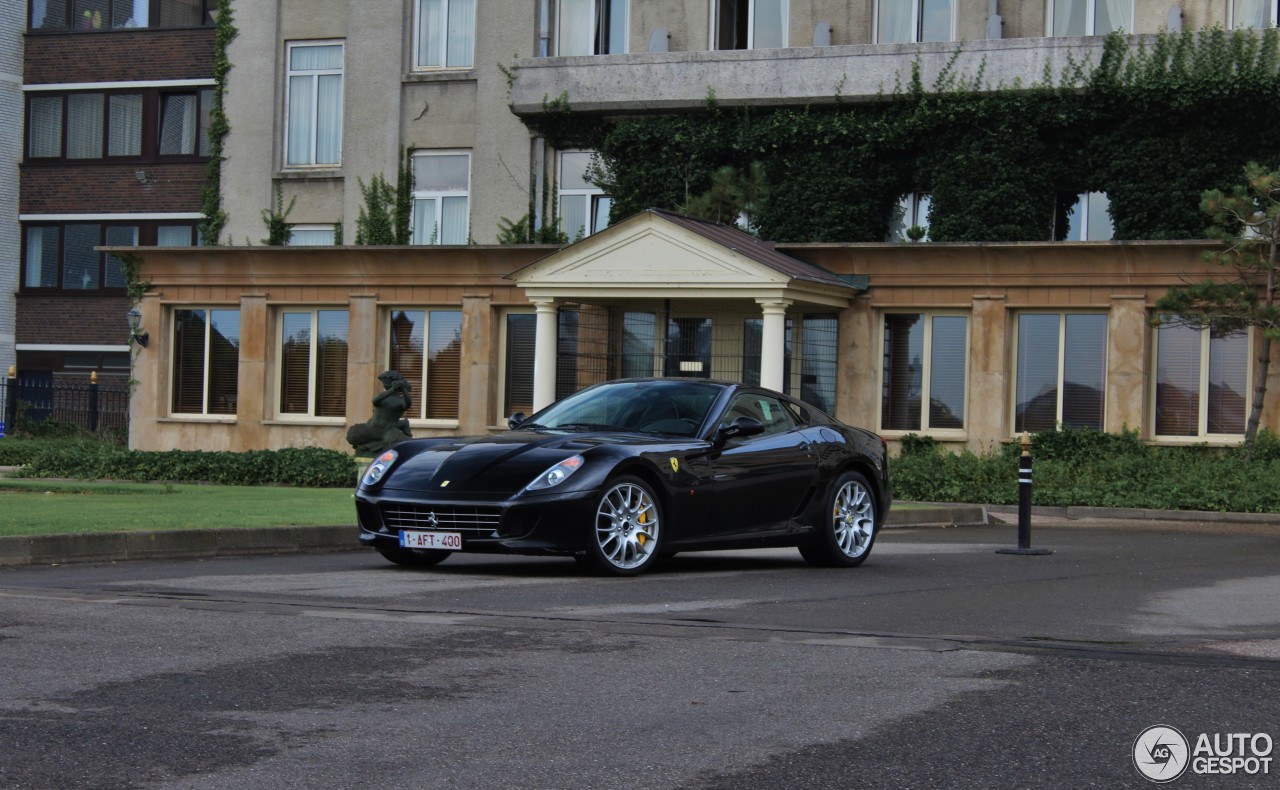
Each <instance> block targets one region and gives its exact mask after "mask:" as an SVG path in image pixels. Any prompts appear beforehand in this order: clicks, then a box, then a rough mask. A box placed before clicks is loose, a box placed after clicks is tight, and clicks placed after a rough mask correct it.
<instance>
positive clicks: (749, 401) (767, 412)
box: [720, 392, 795, 436]
mask: <svg viewBox="0 0 1280 790" xmlns="http://www.w3.org/2000/svg"><path fill="white" fill-rule="evenodd" d="M739 417H750V418H752V419H756V420H759V421H760V423H761V424H762V425H763V426H764V432H763V433H762V434H761V435H763V436H771V435H773V434H775V433H786V432H787V431H789V430H791V429H792V428H793V427H795V426H794V423H793V422H792V417H793V415H792V412H791V410H790V409H788V408H785V407H783V405H782V401H780V400H778V399H777V398H774V397H770V396H768V395H761V394H759V393H754V392H744V393H742V394H740V395H737V396H735V397H734V399H733V402H732V403H730V404H729V408H727V409H725V412H724V418H723V419H721V420H720V427H721V428H725V427H728V426H729V424H730V423H732V422H733V421H734V420H736V419H738V418H739Z"/></svg>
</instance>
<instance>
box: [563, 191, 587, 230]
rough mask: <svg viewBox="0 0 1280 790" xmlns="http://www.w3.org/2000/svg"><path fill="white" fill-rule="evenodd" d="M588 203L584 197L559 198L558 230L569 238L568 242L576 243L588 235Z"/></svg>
mask: <svg viewBox="0 0 1280 790" xmlns="http://www.w3.org/2000/svg"><path fill="white" fill-rule="evenodd" d="M588 202H589V198H588V197H587V196H586V195H561V196H560V228H561V229H562V230H563V231H564V232H565V235H566V236H568V237H569V241H576V240H577V239H579V238H582V237H583V236H587V235H589V234H590V231H589V230H588V228H587V203H588Z"/></svg>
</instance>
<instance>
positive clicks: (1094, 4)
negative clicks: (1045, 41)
mask: <svg viewBox="0 0 1280 790" xmlns="http://www.w3.org/2000/svg"><path fill="white" fill-rule="evenodd" d="M1106 1H1107V0H1083V2H1084V3H1085V11H1084V30H1085V32H1084V35H1086V36H1104V35H1106V33H1099V32H1097V26H1098V21H1097V11H1098V3H1099V2H1104V3H1105V2H1106ZM1128 1H1129V24H1130V26H1132V25H1133V24H1134V16H1135V15H1136V14H1137V3H1136V0H1128ZM1055 2H1056V0H1048V5H1047V8H1046V10H1045V15H1044V34H1045V36H1046V37H1050V38H1052V37H1055V36H1068V35H1070V34H1067V33H1057V32H1055V31H1054V29H1053V21H1054V16H1055V10H1054V3H1055ZM1125 32H1126V33H1130V34H1131V33H1133V32H1134V31H1132V30H1128V29H1126V30H1125Z"/></svg>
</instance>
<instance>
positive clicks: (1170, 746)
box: [1133, 724, 1274, 784]
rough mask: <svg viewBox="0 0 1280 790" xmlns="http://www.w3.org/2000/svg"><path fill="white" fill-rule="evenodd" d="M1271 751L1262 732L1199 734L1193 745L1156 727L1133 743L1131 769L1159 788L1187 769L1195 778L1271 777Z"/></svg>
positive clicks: (1270, 743)
mask: <svg viewBox="0 0 1280 790" xmlns="http://www.w3.org/2000/svg"><path fill="white" fill-rule="evenodd" d="M1273 749H1274V743H1273V741H1272V738H1271V736H1270V735H1268V734H1267V733H1265V732H1257V733H1251V732H1227V733H1222V732H1219V733H1213V734H1210V733H1204V732H1202V733H1200V734H1199V735H1198V736H1196V739H1195V742H1194V743H1193V742H1191V741H1189V740H1187V738H1186V737H1185V736H1183V734H1182V733H1181V732H1179V731H1178V730H1177V729H1176V728H1174V727H1170V726H1168V725H1164V724H1157V725H1156V726H1154V727H1148V728H1146V729H1145V730H1143V731H1142V734H1141V735H1139V736H1138V739H1137V740H1136V741H1134V742H1133V765H1134V767H1135V768H1137V769H1138V773H1140V774H1142V775H1143V776H1144V777H1146V778H1147V779H1150V780H1151V781H1153V782H1156V783H1158V784H1163V783H1165V782H1172V781H1173V780H1174V779H1177V778H1178V777H1179V776H1182V775H1183V774H1184V773H1186V771H1187V769H1190V770H1191V773H1193V774H1195V775H1197V776H1230V775H1233V774H1246V775H1249V776H1258V775H1265V774H1270V773H1271V760H1272V757H1271V753H1272V751H1273Z"/></svg>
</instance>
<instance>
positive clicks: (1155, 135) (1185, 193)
mask: <svg viewBox="0 0 1280 790" xmlns="http://www.w3.org/2000/svg"><path fill="white" fill-rule="evenodd" d="M953 63H954V60H953ZM982 80H983V77H982V75H979V76H977V77H973V78H963V77H959V76H957V75H956V74H955V73H954V72H953V71H952V70H951V69H950V68H948V69H945V70H944V72H943V74H942V76H941V77H939V78H938V80H937V81H936V82H935V83H934V84H933V85H931V86H928V87H926V86H925V85H923V84H922V82H921V79H920V75H919V71H918V69H916V70H913V74H912V75H911V78H910V80H909V81H908V82H907V83H906V84H905V85H903V86H900V87H898V88H896V89H895V90H894V91H893V92H891V93H888V94H885V95H884V96H883V97H882V98H881V99H880V100H879V101H875V102H870V103H858V104H850V103H840V102H839V101H837V102H836V103H834V104H829V105H822V106H817V105H809V106H797V107H781V108H764V107H735V108H724V107H721V106H719V105H718V104H717V103H716V102H715V100H714V96H713V95H710V96H709V97H708V101H707V102H706V104H705V106H704V107H703V108H701V109H700V110H698V111H695V112H689V113H685V114H676V115H662V116H659V115H653V116H640V117H629V118H623V119H608V118H602V117H599V116H591V115H588V114H584V113H574V112H572V111H571V109H570V107H569V105H568V99H567V97H565V96H561V97H560V98H559V99H556V100H552V101H550V102H545V103H544V105H545V106H544V113H543V114H542V115H541V116H538V117H537V118H531V119H528V120H527V121H526V123H527V124H528V125H529V126H530V127H531V128H533V129H534V130H535V131H536V132H537V133H539V134H541V135H543V136H544V137H546V138H547V139H548V141H549V142H550V143H551V144H552V145H553V146H555V147H557V148H562V149H563V148H577V147H582V148H592V149H595V150H598V151H599V152H600V154H601V157H602V160H603V163H604V166H605V167H604V170H605V175H604V176H602V178H601V179H600V186H601V187H602V188H604V189H605V190H606V191H607V192H608V193H609V194H610V195H612V196H613V201H614V202H613V218H614V219H615V220H616V219H620V218H622V217H627V216H630V215H631V214H634V213H637V212H639V211H642V210H644V209H646V208H650V207H659V208H672V209H674V208H676V207H678V206H681V205H685V204H687V202H688V200H689V199H690V197H692V196H696V195H700V194H702V193H704V192H706V191H707V190H708V189H709V188H710V186H711V183H712V177H713V175H714V173H715V172H716V171H717V170H719V169H720V168H723V167H725V166H731V167H735V168H739V169H746V168H747V167H749V166H750V164H751V163H752V162H755V161H759V162H762V163H763V164H764V167H765V171H766V176H767V182H768V185H769V199H768V201H767V203H766V204H765V205H764V206H763V207H761V208H760V210H759V215H758V223H759V228H760V235H761V236H762V237H764V238H768V239H772V240H775V241H781V242H806V241H847V242H859V241H861V242H866V241H883V240H884V239H885V238H886V235H887V233H888V230H889V223H890V219H891V217H892V215H893V208H894V206H895V205H896V203H897V201H898V198H899V197H900V196H901V195H904V194H906V193H908V192H928V193H930V194H931V196H932V210H931V214H930V218H929V224H930V228H929V236H930V238H931V239H933V240H935V241H950V242H962V241H1035V240H1045V239H1050V238H1052V237H1053V234H1054V228H1055V227H1057V228H1059V229H1061V228H1062V227H1063V226H1064V220H1065V216H1066V212H1067V211H1068V210H1069V209H1070V208H1071V206H1072V205H1073V203H1074V201H1075V199H1076V196H1077V195H1079V194H1081V193H1084V192H1106V193H1107V194H1108V196H1109V198H1110V201H1111V213H1112V218H1113V221H1114V225H1115V238H1117V239H1187V238H1203V237H1205V224H1206V223H1205V220H1204V217H1203V215H1202V214H1201V213H1200V210H1199V206H1200V193H1201V192H1203V191H1204V190H1205V189H1210V188H1227V187H1228V186H1229V185H1230V184H1232V183H1234V182H1235V181H1236V180H1238V174H1239V172H1240V170H1241V168H1242V167H1243V165H1244V163H1245V162H1247V161H1250V160H1256V161H1259V162H1263V163H1270V164H1271V165H1273V166H1275V165H1280V134H1277V132H1276V130H1277V129H1280V39H1278V37H1277V32H1276V30H1275V29H1274V28H1273V29H1269V30H1267V31H1265V32H1262V33H1258V32H1256V31H1232V32H1227V31H1224V30H1222V29H1220V28H1218V29H1210V30H1206V31H1201V32H1199V33H1193V32H1189V31H1188V32H1184V33H1181V34H1169V33H1164V34H1160V35H1158V36H1156V37H1155V38H1154V40H1152V41H1151V42H1150V44H1149V45H1146V46H1140V47H1139V48H1138V49H1136V50H1131V49H1130V46H1129V39H1128V38H1126V37H1124V36H1121V35H1119V34H1113V35H1112V36H1110V37H1108V38H1107V40H1106V42H1105V44H1104V48H1103V54H1102V57H1101V59H1100V62H1099V63H1098V65H1097V66H1096V67H1093V66H1089V65H1087V64H1079V63H1070V64H1069V65H1068V66H1067V68H1065V69H1064V70H1063V72H1062V73H1061V74H1058V75H1054V74H1050V73H1046V74H1045V75H1044V76H1043V78H1042V79H1041V80H1040V81H1039V82H1038V83H1037V84H1035V85H1030V86H1021V85H1013V86H1007V87H1002V86H997V87H996V88H994V89H992V88H991V87H990V86H988V85H985V84H984V83H983V82H982ZM837 99H838V97H837Z"/></svg>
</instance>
